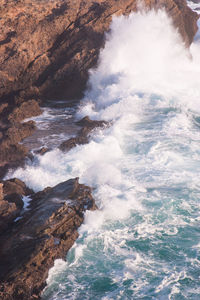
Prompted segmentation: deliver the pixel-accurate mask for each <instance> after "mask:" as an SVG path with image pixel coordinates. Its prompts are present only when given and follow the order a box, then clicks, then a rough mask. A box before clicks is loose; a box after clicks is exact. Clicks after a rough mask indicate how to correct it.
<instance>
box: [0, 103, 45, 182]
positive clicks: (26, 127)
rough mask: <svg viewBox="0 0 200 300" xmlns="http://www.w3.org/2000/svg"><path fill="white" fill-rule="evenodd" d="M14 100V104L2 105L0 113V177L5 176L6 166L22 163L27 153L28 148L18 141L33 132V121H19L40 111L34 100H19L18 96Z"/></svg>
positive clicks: (16, 165)
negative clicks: (0, 121) (0, 118)
mask: <svg viewBox="0 0 200 300" xmlns="http://www.w3.org/2000/svg"><path fill="white" fill-rule="evenodd" d="M15 100H16V103H15V104H13V103H12V104H10V103H9V104H7V105H4V106H3V108H2V112H1V113H0V117H2V120H3V123H2V125H1V124H0V125H1V126H0V127H2V132H1V136H0V178H3V176H5V174H6V172H7V170H8V168H14V167H18V166H20V165H23V163H24V161H25V158H26V157H27V156H28V154H29V151H28V149H27V148H26V147H25V146H24V145H22V144H18V143H19V142H21V141H22V140H23V139H25V138H26V137H28V136H30V135H31V134H32V133H33V131H34V130H35V122H34V121H28V122H25V123H20V122H21V121H22V120H24V119H25V118H29V117H32V116H37V115H39V114H41V112H42V111H41V109H40V107H39V104H38V103H37V102H36V100H28V101H27V102H21V101H22V100H19V98H16V99H15ZM16 105H17V106H16Z"/></svg>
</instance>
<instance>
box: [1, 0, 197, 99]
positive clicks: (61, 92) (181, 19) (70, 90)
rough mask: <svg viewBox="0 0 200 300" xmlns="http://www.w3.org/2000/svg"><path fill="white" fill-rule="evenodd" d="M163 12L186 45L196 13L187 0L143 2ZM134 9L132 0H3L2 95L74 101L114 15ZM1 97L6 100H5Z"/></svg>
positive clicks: (193, 25) (193, 28) (191, 36)
mask: <svg viewBox="0 0 200 300" xmlns="http://www.w3.org/2000/svg"><path fill="white" fill-rule="evenodd" d="M144 3H145V5H146V7H148V8H152V7H153V8H160V7H161V8H163V7H164V8H165V9H166V11H167V12H168V13H169V14H170V16H172V18H173V21H174V24H175V26H177V27H178V29H179V31H180V33H181V35H182V37H183V40H184V41H185V43H186V45H187V46H188V45H189V44H190V43H191V42H192V39H193V37H194V35H195V33H196V30H197V25H196V20H197V14H195V13H194V12H192V11H191V10H190V9H189V8H188V7H187V4H186V1H185V0H159V1H157V0H144ZM136 10H137V1H136V0H123V1H121V0H109V1H103V0H96V1H93V0H76V1H72V0H54V1H46V0H35V1H34V2H33V1H32V0H23V1H22V0H21V1H17V2H16V1H14V0H10V1H6V0H3V1H2V0H1V8H0V28H1V29H0V30H1V39H0V97H1V99H7V100H8V98H9V97H11V96H13V95H14V94H17V95H20V96H21V97H29V96H34V95H39V96H40V97H50V98H51V99H55V98H65V99H66V98H76V97H78V96H81V93H82V91H83V89H84V87H85V83H86V81H87V75H88V74H87V71H88V69H89V68H91V67H93V66H94V65H95V64H96V62H97V58H98V54H99V50H100V48H101V47H102V46H103V44H104V32H105V31H107V30H108V29H109V25H110V22H111V19H112V15H113V14H129V13H130V12H131V11H136ZM3 96H4V97H3Z"/></svg>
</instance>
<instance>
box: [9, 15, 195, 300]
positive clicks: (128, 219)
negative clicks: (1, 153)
mask: <svg viewBox="0 0 200 300" xmlns="http://www.w3.org/2000/svg"><path fill="white" fill-rule="evenodd" d="M85 115H89V116H90V117H91V118H92V119H99V120H102V119H103V120H107V121H111V122H112V125H111V126H110V127H109V128H107V129H104V130H102V129H101V130H96V131H95V132H94V133H93V136H92V138H91V141H90V143H89V144H87V145H83V146H77V147H76V148H74V149H72V150H71V151H70V152H68V153H65V154H64V153H61V152H60V151H59V150H53V151H51V152H48V153H46V154H45V155H44V156H41V157H39V156H38V158H37V160H36V162H35V163H34V164H31V165H29V166H27V167H26V169H18V170H17V171H16V172H15V173H14V176H16V177H19V178H21V179H23V180H25V181H26V182H27V183H28V184H29V185H30V186H31V187H33V188H34V189H35V190H39V189H42V188H43V187H46V186H47V185H55V184H57V183H59V182H61V181H64V180H66V179H68V178H72V177H77V176H79V177H80V182H81V183H85V184H88V185H90V186H92V187H94V197H95V199H96V201H97V204H98V206H99V210H98V211H95V212H87V213H86V218H85V222H84V224H83V225H82V226H81V228H80V230H79V233H80V237H79V239H78V240H77V242H76V244H75V245H74V246H73V248H72V249H71V250H70V251H69V253H68V255H67V261H66V262H64V261H62V260H57V261H56V262H55V266H54V268H52V269H51V270H50V272H49V277H48V287H47V288H46V290H45V291H44V295H43V299H48V300H53V299H54V300H64V299H76V300H82V299H90V300H94V299H102V300H108V299H109V300H111V299H114V300H115V299H145V300H147V299H159V300H160V299H164V300H165V299H177V300H178V299H181V300H182V299H187V300H188V299H200V44H199V42H198V40H197V41H196V42H195V43H193V45H192V46H191V49H190V52H189V51H188V50H186V49H185V48H184V45H183V43H182V41H181V39H180V37H179V35H178V32H177V31H176V30H175V29H174V28H173V27H172V24H171V20H170V19H169V18H168V17H167V16H166V14H165V12H163V11H159V12H158V13H155V12H154V11H151V12H148V13H137V14H132V15H130V16H129V17H124V16H121V17H116V18H114V19H113V22H112V25H111V31H110V33H109V34H108V35H107V42H106V45H105V48H104V49H103V50H102V52H101V55H100V60H99V66H98V68H97V69H95V70H91V72H90V80H89V89H88V91H87V92H86V94H85V97H84V99H83V101H82V104H81V106H80V107H79V111H78V112H77V118H80V117H82V116H85ZM52 162H53V163H52ZM12 175H13V174H12Z"/></svg>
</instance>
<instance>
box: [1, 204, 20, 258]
mask: <svg viewBox="0 0 200 300" xmlns="http://www.w3.org/2000/svg"><path fill="white" fill-rule="evenodd" d="M19 213H20V210H19V209H18V208H17V207H16V205H15V203H9V202H8V201H5V200H0V234H1V233H3V232H5V230H6V229H7V228H8V227H9V225H10V224H11V223H12V222H13V220H14V219H15V218H16V217H18V216H19ZM0 255H1V253H0Z"/></svg>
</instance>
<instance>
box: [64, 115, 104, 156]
mask: <svg viewBox="0 0 200 300" xmlns="http://www.w3.org/2000/svg"><path fill="white" fill-rule="evenodd" d="M76 124H77V125H78V126H81V127H82V128H81V129H80V130H79V131H78V134H77V136H75V137H72V138H70V139H68V140H66V141H64V142H62V144H61V145H60V146H59V149H60V150H61V151H63V152H67V151H69V150H71V149H72V148H74V147H76V146H77V145H84V144H87V143H89V135H90V133H91V131H92V130H93V129H95V128H99V127H101V128H105V127H106V126H108V125H109V123H108V122H106V121H95V120H90V118H89V117H88V116H87V117H84V118H83V119H81V120H80V121H78V122H76Z"/></svg>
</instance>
